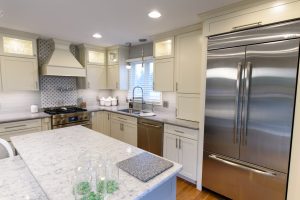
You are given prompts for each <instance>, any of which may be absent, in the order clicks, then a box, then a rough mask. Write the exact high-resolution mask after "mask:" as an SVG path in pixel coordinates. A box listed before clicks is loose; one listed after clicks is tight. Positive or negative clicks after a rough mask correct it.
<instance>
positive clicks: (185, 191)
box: [176, 178, 224, 200]
mask: <svg viewBox="0 0 300 200" xmlns="http://www.w3.org/2000/svg"><path fill="white" fill-rule="evenodd" d="M176 193H177V194H176V196H177V198H176V200H221V199H224V198H222V197H221V196H219V195H217V194H214V193H212V192H210V191H208V190H205V189H204V190H202V191H199V190H197V189H196V186H195V185H193V184H191V183H189V182H187V181H185V180H183V179H181V178H177V191H176Z"/></svg>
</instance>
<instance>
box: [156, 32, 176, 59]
mask: <svg viewBox="0 0 300 200" xmlns="http://www.w3.org/2000/svg"><path fill="white" fill-rule="evenodd" d="M153 55H154V58H155V59H160V58H171V57H174V37H168V38H164V39H159V40H155V41H154V46H153Z"/></svg>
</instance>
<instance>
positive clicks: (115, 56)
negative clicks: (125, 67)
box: [107, 49, 119, 65]
mask: <svg viewBox="0 0 300 200" xmlns="http://www.w3.org/2000/svg"><path fill="white" fill-rule="evenodd" d="M107 60H108V65H116V64H118V63H119V51H118V49H110V50H108V51H107Z"/></svg>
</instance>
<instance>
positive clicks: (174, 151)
mask: <svg viewBox="0 0 300 200" xmlns="http://www.w3.org/2000/svg"><path fill="white" fill-rule="evenodd" d="M164 135H165V136H164V157H165V158H167V159H169V160H171V161H174V162H178V140H179V138H178V136H176V135H173V134H169V133H165V134H164Z"/></svg>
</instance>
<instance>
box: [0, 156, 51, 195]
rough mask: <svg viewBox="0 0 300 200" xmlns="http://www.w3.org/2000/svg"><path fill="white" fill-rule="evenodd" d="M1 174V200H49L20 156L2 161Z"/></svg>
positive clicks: (0, 162) (0, 163)
mask: <svg viewBox="0 0 300 200" xmlns="http://www.w3.org/2000/svg"><path fill="white" fill-rule="evenodd" d="M0 173H1V176H0V199H3V200H4V199H5V200H21V199H22V200H23V199H31V200H46V199H47V197H46V195H45V194H44V192H43V191H42V189H41V188H40V186H39V184H38V183H37V182H36V181H35V179H34V177H33V176H32V175H31V173H30V171H29V169H28V168H27V167H26V164H25V163H24V161H23V160H22V159H21V158H20V157H19V156H16V157H13V158H6V159H2V160H0Z"/></svg>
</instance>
